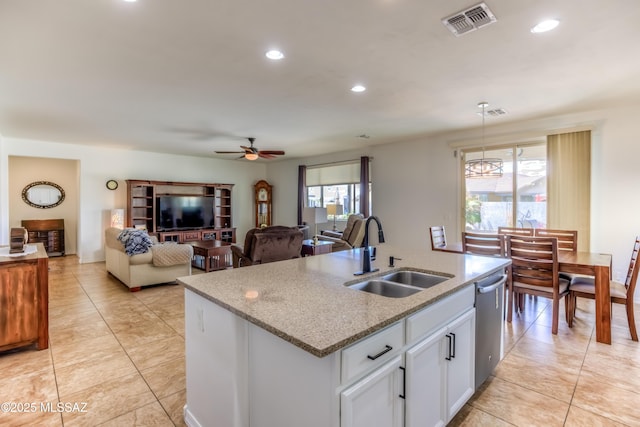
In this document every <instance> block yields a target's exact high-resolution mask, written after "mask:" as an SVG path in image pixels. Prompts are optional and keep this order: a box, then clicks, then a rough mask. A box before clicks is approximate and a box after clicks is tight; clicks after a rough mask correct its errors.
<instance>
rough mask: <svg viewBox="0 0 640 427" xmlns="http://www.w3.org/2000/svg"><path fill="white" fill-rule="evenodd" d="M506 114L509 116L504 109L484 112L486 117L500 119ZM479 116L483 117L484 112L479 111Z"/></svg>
mask: <svg viewBox="0 0 640 427" xmlns="http://www.w3.org/2000/svg"><path fill="white" fill-rule="evenodd" d="M505 114H507V110H505V109H504V108H494V109H493V110H487V111H485V112H484V116H485V117H498V116H504V115H505ZM478 115H479V116H480V117H482V111H478Z"/></svg>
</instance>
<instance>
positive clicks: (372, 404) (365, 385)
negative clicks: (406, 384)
mask: <svg viewBox="0 0 640 427" xmlns="http://www.w3.org/2000/svg"><path fill="white" fill-rule="evenodd" d="M401 362H402V359H401V356H399V355H398V356H396V357H394V358H393V359H391V360H390V361H389V362H387V363H386V364H384V365H382V366H381V367H380V368H378V369H376V370H375V371H373V372H372V373H371V374H369V375H368V376H366V377H365V378H363V379H362V380H360V381H358V382H357V383H355V384H354V385H353V386H351V387H349V388H348V389H346V390H345V391H343V392H342V393H341V394H340V406H341V418H340V426H341V427H400V426H402V425H403V424H404V420H403V418H404V417H403V409H404V404H403V403H404V401H403V399H402V398H401V397H400V394H401V393H402V389H401V382H402V377H403V375H402V371H401V370H400V365H401Z"/></svg>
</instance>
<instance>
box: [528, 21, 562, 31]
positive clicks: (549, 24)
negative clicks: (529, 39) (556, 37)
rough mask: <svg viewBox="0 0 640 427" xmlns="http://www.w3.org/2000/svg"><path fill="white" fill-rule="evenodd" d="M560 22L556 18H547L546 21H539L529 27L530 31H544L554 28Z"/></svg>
mask: <svg viewBox="0 0 640 427" xmlns="http://www.w3.org/2000/svg"><path fill="white" fill-rule="evenodd" d="M558 24H560V21H558V20H557V19H547V20H546V21H542V22H539V23H538V24H537V25H536V26H535V27H533V28H532V29H531V32H532V33H545V32H547V31H551V30H553V29H554V28H556V27H557V26H558Z"/></svg>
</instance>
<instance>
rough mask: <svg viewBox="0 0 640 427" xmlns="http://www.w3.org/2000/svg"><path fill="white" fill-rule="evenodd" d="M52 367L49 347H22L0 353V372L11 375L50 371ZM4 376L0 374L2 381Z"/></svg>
mask: <svg viewBox="0 0 640 427" xmlns="http://www.w3.org/2000/svg"><path fill="white" fill-rule="evenodd" d="M52 367H53V360H52V359H51V348H47V349H44V350H35V349H24V350H13V351H11V352H7V353H4V354H1V353H0V373H9V372H10V373H11V376H18V375H26V374H34V373H37V372H40V371H44V372H47V371H50V370H51V369H52ZM2 378H4V376H3V375H2V376H0V381H2Z"/></svg>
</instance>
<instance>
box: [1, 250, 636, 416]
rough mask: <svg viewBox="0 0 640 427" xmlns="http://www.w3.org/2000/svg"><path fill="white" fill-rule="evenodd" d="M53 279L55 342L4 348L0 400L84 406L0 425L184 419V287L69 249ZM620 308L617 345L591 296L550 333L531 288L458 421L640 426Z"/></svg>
mask: <svg viewBox="0 0 640 427" xmlns="http://www.w3.org/2000/svg"><path fill="white" fill-rule="evenodd" d="M49 285H50V292H49V324H50V327H49V331H50V346H49V348H48V349H47V350H43V351H35V350H29V349H26V350H21V351H13V352H5V353H3V354H0V402H3V401H13V402H37V403H38V404H39V403H40V402H44V403H45V404H46V402H51V404H52V405H54V407H55V405H56V403H57V402H64V403H66V404H74V403H77V404H78V405H81V404H82V403H83V402H86V408H85V410H86V412H79V411H78V410H79V409H82V408H81V407H80V406H77V407H73V406H71V407H70V408H69V409H72V410H73V411H68V412H49V413H47V412H42V411H36V412H32V413H22V414H17V413H2V412H0V425H2V426H22V425H28V426H32V425H37V426H63V425H64V426H76V425H78V426H94V425H104V426H146V425H153V426H164V425H166V426H174V425H175V426H183V425H184V422H183V420H182V407H183V406H184V403H185V400H186V392H185V360H184V318H183V313H184V302H183V289H182V288H181V287H180V286H178V285H166V286H157V287H151V288H146V289H143V290H142V291H140V292H135V293H131V292H129V291H128V289H127V288H126V287H125V286H123V285H122V284H120V283H119V282H118V281H116V280H115V279H113V278H112V277H110V276H109V275H107V274H106V272H105V268H104V263H94V264H82V265H79V264H78V263H77V259H76V258H75V257H73V256H67V257H64V258H51V259H50V276H49ZM613 310H614V319H613V324H614V328H613V345H611V346H609V345H604V344H598V343H596V342H595V333H594V329H593V321H592V319H593V302H592V301H585V300H580V305H579V308H578V314H577V315H578V318H577V319H576V322H575V326H574V328H572V329H569V328H567V326H566V323H565V322H564V320H563V319H564V317H563V316H564V313H562V314H561V322H560V328H559V329H560V330H559V332H558V335H557V336H553V335H552V334H551V327H550V323H551V322H550V318H551V316H550V309H549V304H548V302H547V301H546V300H544V299H538V300H537V301H536V300H535V299H528V300H527V302H526V311H525V313H524V314H523V315H522V316H521V317H519V318H515V319H514V321H513V323H511V324H507V327H506V331H505V353H506V356H505V358H504V360H503V361H502V362H501V363H500V365H499V366H498V368H497V369H496V371H495V375H494V376H492V377H490V378H489V380H488V381H487V382H486V383H485V384H484V385H483V386H482V387H481V388H480V390H478V392H477V393H476V394H475V395H474V396H473V397H472V398H471V400H470V401H469V402H468V403H467V405H465V407H464V408H463V409H462V410H461V411H460V413H459V414H458V415H457V416H456V418H455V419H454V420H453V421H452V422H451V423H450V425H453V426H510V425H516V426H545V427H547V426H563V425H564V426H625V425H626V426H639V425H640V346H639V345H638V343H635V342H633V341H631V340H630V338H629V334H628V329H627V326H626V317H625V314H624V310H622V307H620V306H617V305H615V306H614V309H613ZM636 312H637V313H640V311H638V310H637V311H636ZM213 427H217V426H213ZM221 427H224V426H221ZM283 427H284V426H283ZM296 427H297V426H296Z"/></svg>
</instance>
